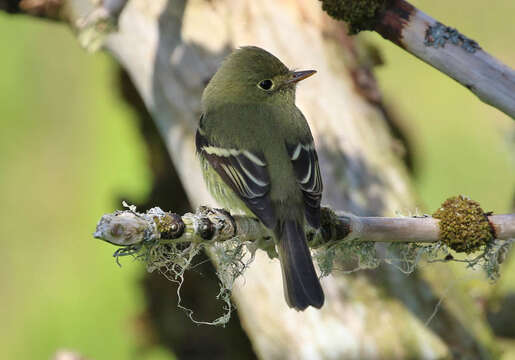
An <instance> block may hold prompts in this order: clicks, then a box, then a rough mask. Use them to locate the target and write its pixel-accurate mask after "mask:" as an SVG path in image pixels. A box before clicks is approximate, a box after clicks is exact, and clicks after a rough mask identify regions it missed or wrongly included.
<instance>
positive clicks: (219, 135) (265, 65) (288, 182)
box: [196, 46, 324, 310]
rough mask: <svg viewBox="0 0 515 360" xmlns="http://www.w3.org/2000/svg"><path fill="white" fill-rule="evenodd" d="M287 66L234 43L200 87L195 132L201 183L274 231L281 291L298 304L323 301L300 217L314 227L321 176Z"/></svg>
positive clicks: (300, 74) (297, 76) (296, 76)
mask: <svg viewBox="0 0 515 360" xmlns="http://www.w3.org/2000/svg"><path fill="white" fill-rule="evenodd" d="M315 72H316V71H314V70H307V71H291V70H289V69H288V68H287V67H286V66H285V65H284V64H283V63H282V62H281V61H280V60H279V59H277V58H276V57H275V56H273V55H272V54H270V53H268V52H266V51H265V50H263V49H261V48H258V47H252V46H249V47H243V48H240V49H238V50H235V51H234V52H233V53H232V54H231V55H229V56H228V57H227V59H226V60H225V61H224V62H223V64H222V66H221V67H220V69H219V70H218V71H217V72H216V73H215V75H214V76H213V78H212V79H211V80H210V82H209V84H208V85H207V87H206V88H205V90H204V93H203V96H202V116H201V118H200V123H199V127H198V130H197V134H196V147H197V153H198V154H199V158H200V160H201V165H202V171H203V173H204V179H205V181H206V184H207V187H208V189H209V191H210V192H211V194H212V195H213V196H214V198H215V199H216V200H217V201H218V202H220V204H221V205H223V206H225V207H227V208H229V209H239V210H243V211H244V212H245V213H247V214H249V215H252V216H254V217H257V218H258V219H259V220H260V221H261V222H262V223H263V224H264V225H265V226H266V227H268V228H269V229H271V230H272V231H273V234H274V237H275V239H274V240H275V242H276V244H277V249H278V254H279V260H280V262H281V268H282V275H283V284H284V294H285V298H286V302H287V303H288V305H289V306H290V307H292V308H294V309H296V310H304V309H306V308H307V307H308V306H314V307H316V308H320V307H322V305H323V304H324V293H323V291H322V287H321V286H320V282H319V280H318V276H317V274H316V272H315V268H314V266H313V261H312V259H311V253H310V251H309V248H308V245H307V243H306V235H305V233H304V222H305V220H307V222H308V223H309V224H310V225H311V226H312V227H314V228H319V227H320V199H321V196H322V179H321V176H320V169H319V166H318V158H317V154H316V151H315V146H314V144H313V137H312V135H311V131H310V129H309V126H308V123H307V122H306V119H305V118H304V115H302V112H301V111H300V110H299V109H298V108H297V107H296V106H295V86H296V84H297V83H298V82H299V81H301V80H304V79H306V78H307V77H309V76H311V75H313V74H314V73H315Z"/></svg>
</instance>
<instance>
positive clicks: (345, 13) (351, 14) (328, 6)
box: [320, 0, 386, 34]
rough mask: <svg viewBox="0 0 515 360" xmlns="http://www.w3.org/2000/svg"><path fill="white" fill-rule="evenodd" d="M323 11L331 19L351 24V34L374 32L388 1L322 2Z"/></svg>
mask: <svg viewBox="0 0 515 360" xmlns="http://www.w3.org/2000/svg"><path fill="white" fill-rule="evenodd" d="M320 1H322V9H323V10H324V11H325V12H327V13H328V14H329V15H330V16H331V17H333V18H335V19H337V20H343V21H345V22H347V23H348V24H349V33H351V34H357V33H358V32H360V31H361V30H372V29H373V28H374V26H375V23H376V18H377V15H378V13H379V12H380V11H382V10H384V8H385V4H386V0H358V1H356V0H320Z"/></svg>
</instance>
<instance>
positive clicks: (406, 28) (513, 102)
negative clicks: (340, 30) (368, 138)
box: [320, 0, 515, 119]
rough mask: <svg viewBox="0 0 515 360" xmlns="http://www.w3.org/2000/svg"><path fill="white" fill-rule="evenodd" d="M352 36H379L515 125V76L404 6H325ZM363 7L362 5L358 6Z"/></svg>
mask: <svg viewBox="0 0 515 360" xmlns="http://www.w3.org/2000/svg"><path fill="white" fill-rule="evenodd" d="M320 1H322V3H323V5H322V6H323V8H324V10H326V11H327V12H328V13H329V14H330V15H331V16H333V17H334V18H336V19H339V20H344V21H347V22H348V23H349V25H350V30H351V32H354V33H356V32H359V31H361V30H373V31H376V32H377V33H378V34H380V35H381V36H382V37H384V38H385V39H388V40H390V41H392V42H393V43H395V44H397V45H399V46H400V47H401V48H403V49H404V50H406V51H408V52H409V53H411V54H413V55H415V56H416V57H418V58H419V59H421V60H422V61H424V62H426V63H428V64H430V65H432V66H433V67H435V68H436V69H438V70H440V71H441V72H443V73H444V74H446V75H448V76H450V77H451V78H453V79H454V80H456V81H458V82H459V83H460V84H462V85H463V86H465V87H466V88H467V89H469V90H470V91H472V92H473V93H474V94H475V95H476V96H477V97H478V98H479V99H480V100H481V101H483V102H485V103H487V104H490V105H492V106H494V107H496V108H498V109H499V110H501V111H502V112H504V113H506V114H508V115H509V116H511V117H512V118H514V119H515V71H514V70H513V69H511V68H510V67H508V66H506V65H504V64H503V63H501V62H500V61H499V60H497V59H496V58H494V57H493V56H491V55H490V54H488V53H487V52H486V51H484V50H483V49H481V47H480V46H479V45H478V44H477V42H475V41H474V40H471V39H469V38H467V37H466V36H464V35H462V34H460V33H459V32H458V31H457V30H456V29H453V28H450V27H447V26H445V25H443V24H442V23H440V22H438V21H437V20H435V19H433V18H432V17H430V16H429V15H427V14H425V13H423V12H422V11H420V10H418V9H417V8H416V7H414V6H413V5H411V4H410V3H408V2H406V1H404V0H369V1H362V0H320ZM358 3H360V4H358Z"/></svg>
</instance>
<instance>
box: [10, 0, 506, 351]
mask: <svg viewBox="0 0 515 360" xmlns="http://www.w3.org/2000/svg"><path fill="white" fill-rule="evenodd" d="M413 3H414V4H415V5H416V6H419V7H420V8H421V9H422V10H424V11H426V12H427V13H429V14H431V15H432V16H434V17H436V18H438V20H440V21H441V22H443V23H445V24H446V25H450V26H455V27H457V28H458V29H459V30H460V31H461V32H463V33H464V34H466V35H467V36H469V37H471V38H472V39H474V40H476V41H478V42H479V44H480V45H481V46H482V47H484V48H485V49H486V50H487V51H489V52H491V53H492V54H494V55H495V56H497V57H498V58H500V59H501V60H502V61H503V62H505V63H506V64H508V65H509V66H511V67H514V65H515V47H513V39H514V38H515V27H514V26H513V21H512V20H513V14H514V13H515V2H514V1H513V0H497V1H494V2H490V3H487V2H483V1H466V0H459V1H458V0H456V1H453V2H448V1H436V2H427V1H426V2H423V1H421V0H417V1H413ZM359 36H363V37H365V38H366V39H367V40H369V41H371V42H373V43H374V44H376V46H378V47H379V49H380V51H381V53H382V55H383V57H384V60H385V62H386V64H385V65H384V66H382V67H380V68H378V69H377V71H376V74H377V76H378V80H379V84H380V86H381V88H382V89H383V93H384V98H385V101H386V102H387V104H388V105H389V106H390V108H391V109H392V110H393V113H394V115H396V118H397V121H398V124H399V126H400V127H401V128H402V129H404V131H405V133H406V134H407V137H408V138H409V139H410V141H412V143H413V148H414V150H415V170H416V174H415V183H416V186H417V189H418V193H419V194H420V211H421V212H432V211H434V210H435V209H436V208H437V207H438V206H439V204H440V203H441V202H442V201H443V200H444V199H445V198H447V197H449V196H452V195H457V194H465V195H468V196H470V197H471V198H472V199H474V200H477V201H479V202H480V203H481V206H482V207H483V209H485V210H493V211H495V212H507V211H511V210H513V209H512V206H513V195H514V190H515V188H514V185H515V145H514V142H515V141H514V139H515V127H514V123H513V120H511V119H509V118H508V117H507V116H505V115H504V114H502V113H500V112H499V111H497V110H496V109H494V108H491V107H489V106H487V105H485V104H483V103H481V102H479V101H478V100H477V99H476V98H475V97H474V95H472V94H471V93H470V92H469V91H468V90H466V89H465V88H463V87H462V86H461V85H459V84H457V83H455V82H454V81H453V80H451V79H449V78H447V77H446V76H444V75H442V74H440V73H439V72H438V71H435V70H434V69H432V68H431V67H429V66H427V65H425V64H422V63H421V62H420V61H419V60H417V59H415V58H414V57H412V56H410V55H408V54H406V53H405V52H404V51H402V50H401V49H399V48H397V47H396V46H395V45H392V44H389V43H387V42H385V41H383V40H382V39H381V38H379V37H378V36H376V35H373V34H364V35H359ZM0 44H1V45H0V48H1V49H2V52H1V53H2V55H1V56H0V78H1V79H2V80H1V81H0V124H1V126H0V129H1V131H0V201H1V203H2V205H1V206H0V251H1V252H2V254H3V255H4V257H3V261H2V262H0V285H1V287H2V296H1V297H0V308H1V309H2V310H3V311H2V320H3V323H2V326H1V327H0V349H1V350H0V357H1V358H5V359H46V358H49V357H50V356H51V355H52V354H53V353H54V352H55V351H56V350H57V349H61V348H70V349H74V350H77V351H79V352H80V353H82V354H84V355H86V356H88V357H91V358H92V359H97V360H100V359H131V358H138V359H165V358H170V356H171V355H170V354H169V353H168V352H167V351H165V350H163V349H160V348H157V347H150V350H144V349H148V347H144V345H145V344H149V343H150V344H151V343H152V341H153V340H154V339H153V338H152V334H148V333H147V332H146V330H143V329H146V328H145V326H144V324H145V321H146V320H145V315H144V313H143V309H144V304H143V299H142V294H141V289H140V287H139V283H138V280H139V278H140V274H141V273H142V271H143V269H142V267H141V266H140V265H139V264H138V263H132V262H130V261H125V262H124V267H123V269H119V268H118V267H116V266H115V265H114V261H113V259H112V258H111V256H110V254H111V253H112V252H113V250H114V249H113V247H112V246H111V245H108V244H102V243H99V242H98V241H95V240H93V239H92V237H91V233H92V231H93V230H94V227H95V224H96V221H97V220H98V218H99V216H100V215H101V214H103V213H105V212H110V211H112V210H113V209H114V208H117V207H119V206H120V205H119V204H118V203H117V199H119V197H120V196H122V195H123V196H130V197H131V199H132V200H141V201H142V200H143V199H144V198H145V196H146V195H147V194H148V192H149V191H150V189H149V188H150V184H151V179H150V175H149V170H148V165H147V162H148V161H147V160H148V159H147V155H148V154H146V153H145V147H144V146H143V144H142V139H141V137H140V134H139V130H138V128H137V126H136V123H135V121H134V116H135V115H134V113H133V112H132V110H131V108H130V106H129V105H127V104H126V103H124V102H123V101H122V100H121V98H120V96H119V93H118V90H117V85H116V83H115V74H116V73H117V65H116V64H115V63H114V61H113V60H112V59H110V58H109V57H108V56H107V55H104V54H96V55H93V56H92V55H87V54H86V53H85V52H84V51H83V50H81V49H80V48H79V47H78V44H77V41H76V39H74V37H73V35H72V34H71V33H70V32H69V31H68V30H67V28H65V27H64V26H61V25H57V24H53V23H49V22H45V21H41V20H38V19H32V18H27V17H22V16H8V15H5V14H0ZM399 211H400V212H405V213H407V212H415V209H399ZM507 263H508V264H507V266H505V268H504V273H503V274H502V276H501V280H500V283H499V284H498V285H497V286H496V287H492V286H491V285H489V284H488V283H487V282H486V281H485V280H484V278H483V276H482V274H481V273H477V274H470V273H465V272H464V270H463V269H462V267H460V266H459V265H458V266H456V271H457V273H458V274H460V273H461V274H462V275H457V276H462V279H463V278H465V279H466V281H467V282H468V283H470V287H469V288H470V293H469V294H453V293H452V292H453V290H452V289H450V290H449V294H446V296H454V295H456V296H463V295H466V296H474V297H475V298H477V299H478V304H480V303H483V302H484V298H485V296H489V295H490V294H492V293H493V294H495V295H496V296H501V295H500V294H503V293H508V292H515V289H514V285H513V284H515V278H514V277H515V261H514V260H513V256H512V257H511V261H509V260H508V261H507ZM442 266H449V264H443V265H442ZM449 281H450V285H449V286H450V287H452V281H456V280H449ZM502 346H503V347H504V348H506V349H507V350H508V352H507V353H506V359H508V358H515V355H514V354H515V351H514V350H512V352H510V351H509V350H510V349H515V347H514V346H513V344H512V342H510V341H503V342H502ZM511 355H513V357H510V356H511Z"/></svg>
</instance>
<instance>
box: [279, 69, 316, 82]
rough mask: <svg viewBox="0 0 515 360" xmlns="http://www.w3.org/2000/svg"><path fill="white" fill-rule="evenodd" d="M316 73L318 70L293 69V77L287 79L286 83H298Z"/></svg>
mask: <svg viewBox="0 0 515 360" xmlns="http://www.w3.org/2000/svg"><path fill="white" fill-rule="evenodd" d="M315 73H316V70H303V71H293V72H292V73H291V75H292V77H291V79H289V80H287V81H286V84H293V83H297V82H299V81H301V80H304V79H307V78H308V77H310V76H311V75H314V74H315Z"/></svg>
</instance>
